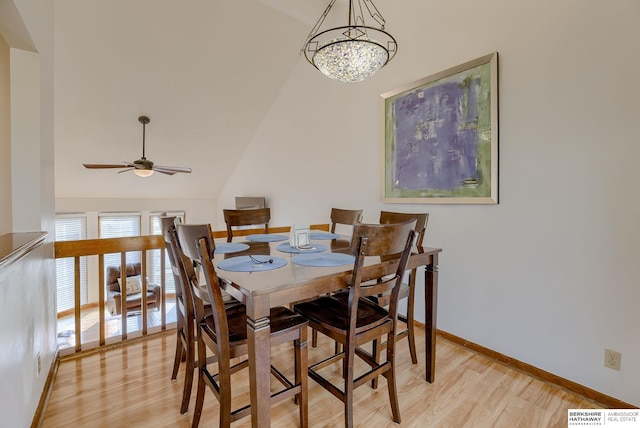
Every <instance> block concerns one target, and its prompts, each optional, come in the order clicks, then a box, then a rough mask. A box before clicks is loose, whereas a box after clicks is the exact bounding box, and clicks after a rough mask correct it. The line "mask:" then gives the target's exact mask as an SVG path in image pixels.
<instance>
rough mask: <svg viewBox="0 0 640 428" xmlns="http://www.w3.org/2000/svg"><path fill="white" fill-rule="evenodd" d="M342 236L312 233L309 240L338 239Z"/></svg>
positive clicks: (328, 233)
mask: <svg viewBox="0 0 640 428" xmlns="http://www.w3.org/2000/svg"><path fill="white" fill-rule="evenodd" d="M339 237H340V235H338V234H337V233H331V232H311V233H310V234H309V238H311V239H337V238H339Z"/></svg>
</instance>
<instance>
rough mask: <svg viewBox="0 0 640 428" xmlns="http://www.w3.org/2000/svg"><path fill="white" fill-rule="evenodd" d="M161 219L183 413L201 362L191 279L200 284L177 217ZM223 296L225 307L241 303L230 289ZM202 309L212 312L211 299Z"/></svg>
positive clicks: (212, 359)
mask: <svg viewBox="0 0 640 428" xmlns="http://www.w3.org/2000/svg"><path fill="white" fill-rule="evenodd" d="M160 220H161V224H162V233H163V237H164V242H165V247H166V249H167V254H168V256H169V264H170V265H171V270H172V273H173V278H174V283H175V288H176V352H175V356H174V360H173V371H172V373H171V379H172V380H175V379H176V378H177V377H178V371H179V369H180V363H181V362H185V363H186V367H185V377H184V388H183V392H182V404H181V406H180V413H181V414H184V413H186V412H187V410H188V409H189V401H190V399H191V390H192V387H193V372H194V369H195V367H197V365H198V360H197V359H196V337H197V334H198V331H197V326H196V312H195V306H194V301H193V292H192V290H191V283H194V284H198V276H197V274H196V271H195V269H194V266H193V263H192V262H191V260H190V259H189V258H187V257H186V256H185V255H184V253H183V251H182V248H181V247H180V243H179V242H178V235H177V232H176V228H175V217H161V218H160ZM208 228H209V232H211V228H210V226H209V227H208ZM208 239H209V242H210V245H209V247H210V248H215V246H214V244H213V240H212V239H213V238H212V235H209V238H208ZM198 287H199V289H200V290H202V286H201V284H198ZM223 296H224V297H223V300H224V304H225V308H230V307H232V306H235V305H239V304H240V302H238V301H237V300H235V299H233V298H232V297H231V296H229V295H228V294H227V293H223ZM203 309H204V315H205V316H208V315H210V314H211V305H210V304H209V303H208V302H206V303H205V304H204V305H203ZM212 362H215V356H211V357H209V363H212Z"/></svg>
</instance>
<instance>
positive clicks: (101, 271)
mask: <svg viewBox="0 0 640 428" xmlns="http://www.w3.org/2000/svg"><path fill="white" fill-rule="evenodd" d="M104 290H105V284H104V254H98V300H99V303H98V307H99V308H100V346H104V345H105V343H106V338H105V330H106V322H105V319H104V300H105V299H104Z"/></svg>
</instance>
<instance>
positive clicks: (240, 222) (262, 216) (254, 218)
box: [222, 208, 271, 242]
mask: <svg viewBox="0 0 640 428" xmlns="http://www.w3.org/2000/svg"><path fill="white" fill-rule="evenodd" d="M222 213H223V214H224V222H225V223H226V224H227V242H231V240H232V239H233V228H234V227H238V226H254V225H261V226H263V227H264V233H269V220H270V219H271V210H270V209H269V208H256V209H252V210H222Z"/></svg>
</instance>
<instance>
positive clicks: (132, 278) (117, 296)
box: [106, 263, 161, 315]
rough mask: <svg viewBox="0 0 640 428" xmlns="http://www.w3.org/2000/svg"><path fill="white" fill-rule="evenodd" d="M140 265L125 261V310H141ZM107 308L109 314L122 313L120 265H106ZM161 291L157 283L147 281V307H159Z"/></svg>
mask: <svg viewBox="0 0 640 428" xmlns="http://www.w3.org/2000/svg"><path fill="white" fill-rule="evenodd" d="M141 274H142V266H141V264H140V263H127V272H126V279H127V280H126V284H127V312H132V311H140V310H142V277H141ZM106 282H107V308H108V310H109V313H110V314H111V315H120V314H121V313H122V305H121V302H122V292H121V288H120V287H121V285H120V283H121V279H120V266H117V267H116V266H109V267H107V277H106ZM160 302H161V293H160V286H159V285H158V284H150V283H149V282H147V308H148V309H154V308H155V309H160Z"/></svg>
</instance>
